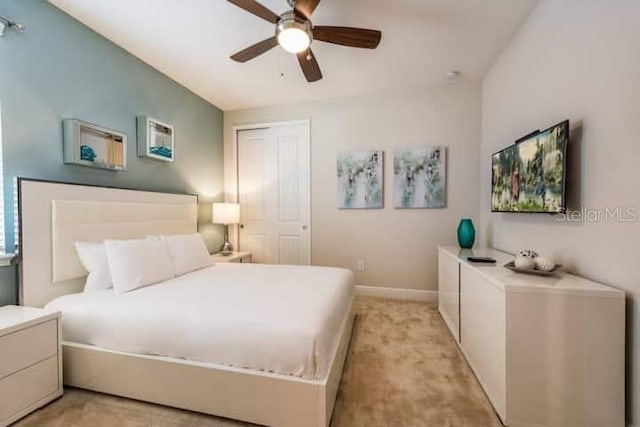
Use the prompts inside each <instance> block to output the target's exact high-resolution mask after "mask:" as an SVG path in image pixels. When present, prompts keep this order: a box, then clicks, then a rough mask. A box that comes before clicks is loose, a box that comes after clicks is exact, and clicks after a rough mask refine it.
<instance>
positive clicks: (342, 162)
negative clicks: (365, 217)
mask: <svg viewBox="0 0 640 427" xmlns="http://www.w3.org/2000/svg"><path fill="white" fill-rule="evenodd" d="M383 154H384V153H383V152H382V151H380V150H368V151H348V152H343V153H339V154H338V170H337V177H338V209H382V208H383V206H384V200H383V180H384V174H383V163H384V156H383Z"/></svg>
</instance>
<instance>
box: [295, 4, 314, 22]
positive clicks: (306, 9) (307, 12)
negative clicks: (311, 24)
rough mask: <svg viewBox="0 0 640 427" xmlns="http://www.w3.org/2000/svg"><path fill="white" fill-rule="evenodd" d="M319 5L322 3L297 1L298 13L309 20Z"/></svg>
mask: <svg viewBox="0 0 640 427" xmlns="http://www.w3.org/2000/svg"><path fill="white" fill-rule="evenodd" d="M318 3H320V0H296V12H299V13H301V14H303V15H304V16H305V17H306V18H307V19H309V18H311V14H312V13H313V11H314V10H316V7H318Z"/></svg>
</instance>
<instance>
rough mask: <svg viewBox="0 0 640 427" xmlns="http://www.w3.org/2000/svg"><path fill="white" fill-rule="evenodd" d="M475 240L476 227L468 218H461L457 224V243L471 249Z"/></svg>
mask: <svg viewBox="0 0 640 427" xmlns="http://www.w3.org/2000/svg"><path fill="white" fill-rule="evenodd" d="M475 241H476V229H475V228H474V226H473V222H471V220H470V219H469V218H462V219H461V220H460V224H459V225H458V244H459V245H460V247H461V248H464V249H471V248H472V247H473V243H474V242H475Z"/></svg>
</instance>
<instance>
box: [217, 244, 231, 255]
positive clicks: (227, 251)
mask: <svg viewBox="0 0 640 427" xmlns="http://www.w3.org/2000/svg"><path fill="white" fill-rule="evenodd" d="M232 253H233V245H232V244H231V242H229V241H228V240H227V241H225V242H224V244H223V245H222V247H221V248H220V255H226V256H228V255H231V254H232Z"/></svg>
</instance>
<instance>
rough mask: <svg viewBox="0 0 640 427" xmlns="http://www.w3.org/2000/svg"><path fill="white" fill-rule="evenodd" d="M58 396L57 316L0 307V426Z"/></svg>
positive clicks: (59, 363) (60, 365) (36, 309)
mask: <svg viewBox="0 0 640 427" xmlns="http://www.w3.org/2000/svg"><path fill="white" fill-rule="evenodd" d="M62 393H63V389H62V352H61V345H60V313H50V312H47V311H45V310H42V309H38V308H30V307H18V306H5V307H0V396H2V397H1V398H0V426H6V425H9V424H11V423H13V422H14V421H16V420H18V419H20V418H22V417H24V416H25V415H27V414H29V413H30V412H33V411H34V410H36V409H38V408H39V407H41V406H43V405H45V404H47V403H48V402H50V401H52V400H53V399H56V398H57V397H59V396H61V395H62Z"/></svg>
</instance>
